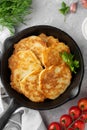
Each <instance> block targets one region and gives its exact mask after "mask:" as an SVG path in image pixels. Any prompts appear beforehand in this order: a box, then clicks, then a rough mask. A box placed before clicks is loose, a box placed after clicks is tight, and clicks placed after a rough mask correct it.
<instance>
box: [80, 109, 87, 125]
mask: <svg viewBox="0 0 87 130" xmlns="http://www.w3.org/2000/svg"><path fill="white" fill-rule="evenodd" d="M81 120H83V121H84V122H85V123H87V110H85V111H83V113H82V116H81Z"/></svg>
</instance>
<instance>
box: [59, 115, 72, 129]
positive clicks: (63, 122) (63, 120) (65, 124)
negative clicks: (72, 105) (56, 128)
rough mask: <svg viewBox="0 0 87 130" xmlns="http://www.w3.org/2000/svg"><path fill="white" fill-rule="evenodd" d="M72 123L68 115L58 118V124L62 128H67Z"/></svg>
mask: <svg viewBox="0 0 87 130" xmlns="http://www.w3.org/2000/svg"><path fill="white" fill-rule="evenodd" d="M71 123H72V118H71V116H70V115H68V114H65V115H62V116H61V117H60V124H61V126H63V127H66V128H67V127H68V126H69V125H70V124H71Z"/></svg>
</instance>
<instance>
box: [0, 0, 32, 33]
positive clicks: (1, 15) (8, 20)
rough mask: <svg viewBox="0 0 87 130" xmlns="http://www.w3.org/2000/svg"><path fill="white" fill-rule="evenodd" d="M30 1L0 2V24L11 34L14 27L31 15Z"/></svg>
mask: <svg viewBox="0 0 87 130" xmlns="http://www.w3.org/2000/svg"><path fill="white" fill-rule="evenodd" d="M31 4H32V0H23V1H22V0H0V24H1V25H2V26H6V27H7V28H8V29H9V30H10V31H11V32H12V29H13V27H14V26H16V25H18V24H19V23H23V22H24V17H25V15H27V14H30V13H31Z"/></svg>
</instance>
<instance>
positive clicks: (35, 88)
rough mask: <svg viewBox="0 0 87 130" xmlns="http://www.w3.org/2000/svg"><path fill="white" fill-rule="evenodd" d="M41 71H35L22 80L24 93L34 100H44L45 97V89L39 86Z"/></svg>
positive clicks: (21, 84)
mask: <svg viewBox="0 0 87 130" xmlns="http://www.w3.org/2000/svg"><path fill="white" fill-rule="evenodd" d="M39 73H40V72H33V73H31V74H29V75H27V76H26V77H25V78H24V79H23V80H22V81H21V82H20V86H21V90H22V93H23V94H24V95H25V96H26V97H28V98H29V99H30V100H32V101H34V102H37V101H38V102H42V101H44V99H45V96H44V94H43V91H42V90H41V88H40V86H39Z"/></svg>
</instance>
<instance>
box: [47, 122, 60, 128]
mask: <svg viewBox="0 0 87 130" xmlns="http://www.w3.org/2000/svg"><path fill="white" fill-rule="evenodd" d="M48 130H62V128H61V126H60V124H59V123H58V122H52V123H51V124H49V126H48Z"/></svg>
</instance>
